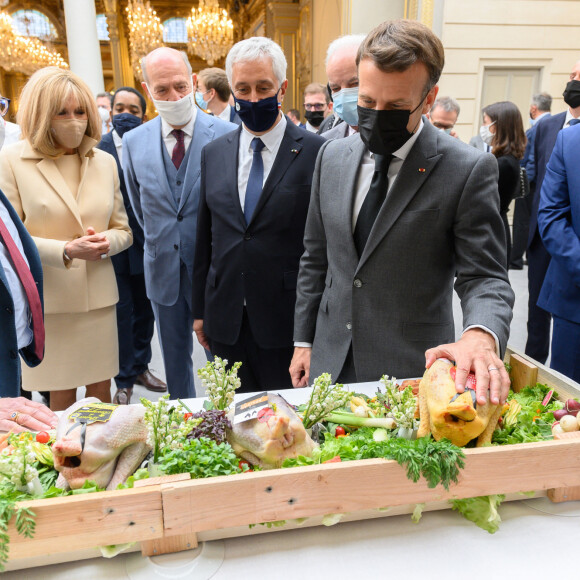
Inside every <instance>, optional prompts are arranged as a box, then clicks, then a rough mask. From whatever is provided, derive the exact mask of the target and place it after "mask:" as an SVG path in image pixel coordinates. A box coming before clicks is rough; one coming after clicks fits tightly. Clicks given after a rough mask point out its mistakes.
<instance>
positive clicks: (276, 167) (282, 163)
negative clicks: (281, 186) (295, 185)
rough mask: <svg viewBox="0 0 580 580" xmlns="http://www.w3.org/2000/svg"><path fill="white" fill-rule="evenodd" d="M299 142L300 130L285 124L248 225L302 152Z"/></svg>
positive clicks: (300, 137)
mask: <svg viewBox="0 0 580 580" xmlns="http://www.w3.org/2000/svg"><path fill="white" fill-rule="evenodd" d="M301 141H302V135H301V129H298V128H297V127H296V126H294V125H293V124H292V123H287V124H286V130H285V131H284V137H282V142H281V143H280V148H279V149H278V153H277V155H276V159H275V160H274V164H273V165H272V169H271V170H270V173H269V175H268V178H267V179H266V183H264V188H263V189H262V194H261V195H260V199H259V200H258V204H257V205H256V209H255V210H254V213H253V215H252V219H251V220H250V223H252V222H253V221H254V220H255V219H256V216H257V215H258V214H259V213H260V211H261V209H262V208H263V207H264V206H265V205H266V203H267V201H268V199H269V198H270V196H271V195H272V192H273V191H274V188H275V187H276V186H277V185H278V183H280V180H281V179H282V178H283V177H284V174H285V173H286V171H288V168H289V167H290V165H292V163H293V162H294V160H295V159H297V158H298V156H299V155H300V152H301V150H302V143H301ZM248 225H249V224H248Z"/></svg>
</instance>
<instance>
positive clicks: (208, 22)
mask: <svg viewBox="0 0 580 580" xmlns="http://www.w3.org/2000/svg"><path fill="white" fill-rule="evenodd" d="M187 39H188V43H187V51H188V52H189V53H190V54H195V55H197V56H199V57H201V58H203V60H205V61H206V62H207V64H208V65H209V66H213V65H214V63H215V62H216V60H219V59H220V58H223V57H224V56H226V54H227V53H228V51H229V50H230V48H231V47H232V44H233V39H234V24H233V22H232V19H231V18H229V16H228V12H227V10H225V9H223V10H222V9H220V7H219V4H218V0H199V6H198V7H197V8H192V9H191V16H190V17H189V18H188V19H187Z"/></svg>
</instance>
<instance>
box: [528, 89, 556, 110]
mask: <svg viewBox="0 0 580 580" xmlns="http://www.w3.org/2000/svg"><path fill="white" fill-rule="evenodd" d="M532 105H536V107H538V111H547V112H550V110H551V109H552V95H549V94H548V93H538V94H537V95H534V96H533V97H532Z"/></svg>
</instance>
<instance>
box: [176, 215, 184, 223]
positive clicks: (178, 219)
mask: <svg viewBox="0 0 580 580" xmlns="http://www.w3.org/2000/svg"><path fill="white" fill-rule="evenodd" d="M177 221H178V222H181V221H183V216H182V215H181V214H177Z"/></svg>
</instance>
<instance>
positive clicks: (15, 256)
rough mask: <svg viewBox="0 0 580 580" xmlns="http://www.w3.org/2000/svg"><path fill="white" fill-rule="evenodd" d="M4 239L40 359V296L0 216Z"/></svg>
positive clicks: (42, 323)
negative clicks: (29, 316)
mask: <svg viewBox="0 0 580 580" xmlns="http://www.w3.org/2000/svg"><path fill="white" fill-rule="evenodd" d="M1 240H4V245H5V246H6V249H7V250H8V254H9V255H10V260H11V261H12V265H13V266H14V269H15V270H16V274H17V275H18V277H19V278H20V282H21V283H22V287H23V288H24V292H25V294H26V298H27V299H28V307H29V308H30V314H31V315H32V330H33V332H34V353H35V354H36V356H37V357H38V358H39V359H40V360H42V358H43V357H44V320H43V317H42V304H41V303H40V296H39V294H38V289H37V288H36V282H35V281H34V278H33V277H32V274H31V272H30V268H29V267H28V266H27V264H26V261H25V260H24V258H23V257H22V254H21V253H20V250H19V249H18V247H17V246H16V244H15V243H14V240H13V239H12V236H11V235H10V233H9V232H8V228H7V227H6V224H5V223H4V222H3V221H2V218H0V241H1Z"/></svg>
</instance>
